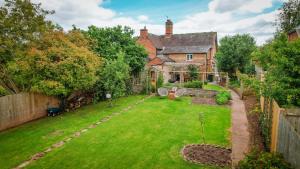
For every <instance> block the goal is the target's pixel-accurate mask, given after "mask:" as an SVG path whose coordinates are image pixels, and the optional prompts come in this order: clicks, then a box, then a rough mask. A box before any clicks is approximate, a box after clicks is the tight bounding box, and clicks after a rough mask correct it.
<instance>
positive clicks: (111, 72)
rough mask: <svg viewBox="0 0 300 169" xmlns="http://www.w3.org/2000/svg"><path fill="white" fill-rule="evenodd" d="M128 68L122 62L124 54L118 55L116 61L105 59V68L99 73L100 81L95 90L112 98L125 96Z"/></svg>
mask: <svg viewBox="0 0 300 169" xmlns="http://www.w3.org/2000/svg"><path fill="white" fill-rule="evenodd" d="M129 71H130V68H129V66H128V65H127V64H126V63H125V61H124V54H123V53H118V54H117V58H116V59H111V60H109V59H106V60H105V66H104V67H103V69H102V70H101V72H100V76H101V80H100V81H99V82H98V83H97V85H96V88H97V89H99V91H102V92H103V93H104V94H108V93H109V94H111V95H112V98H117V97H121V96H124V95H125V94H126V89H127V87H126V81H127V80H128V79H129Z"/></svg>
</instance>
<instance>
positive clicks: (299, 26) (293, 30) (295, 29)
mask: <svg viewBox="0 0 300 169" xmlns="http://www.w3.org/2000/svg"><path fill="white" fill-rule="evenodd" d="M297 30H300V25H298V26H297V27H295V28H294V29H292V30H291V31H289V32H288V34H291V33H294V32H297Z"/></svg>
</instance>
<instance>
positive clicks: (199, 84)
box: [184, 80, 203, 88]
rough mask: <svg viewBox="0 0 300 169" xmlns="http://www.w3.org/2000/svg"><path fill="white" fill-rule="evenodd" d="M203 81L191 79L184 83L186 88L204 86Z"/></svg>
mask: <svg viewBox="0 0 300 169" xmlns="http://www.w3.org/2000/svg"><path fill="white" fill-rule="evenodd" d="M202 85H203V84H202V82H201V81H198V80H196V81H191V82H187V83H185V84H184V87H186V88H202Z"/></svg>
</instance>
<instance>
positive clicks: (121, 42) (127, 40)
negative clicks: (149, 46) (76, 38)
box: [86, 26, 147, 75]
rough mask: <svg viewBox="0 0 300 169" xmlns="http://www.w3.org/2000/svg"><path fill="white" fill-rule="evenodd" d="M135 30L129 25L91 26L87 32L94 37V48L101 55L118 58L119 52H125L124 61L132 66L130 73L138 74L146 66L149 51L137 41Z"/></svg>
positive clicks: (112, 58)
mask: <svg viewBox="0 0 300 169" xmlns="http://www.w3.org/2000/svg"><path fill="white" fill-rule="evenodd" d="M133 33H134V32H133V30H132V29H130V28H129V27H121V26H117V27H112V28H97V27H95V26H90V27H89V29H88V31H87V32H86V34H87V36H88V37H89V38H91V39H92V41H93V43H92V49H93V50H94V52H95V53H97V54H98V55H99V56H101V57H103V58H105V59H107V60H114V59H117V57H118V53H120V52H123V53H124V55H125V56H124V61H125V62H126V63H127V64H128V65H129V66H130V71H131V72H130V73H131V74H132V75H133V74H137V73H139V72H140V71H141V70H142V69H143V68H144V66H145V62H146V57H147V53H146V51H145V49H144V48H143V47H142V46H140V45H138V44H137V43H136V40H135V39H134V38H133Z"/></svg>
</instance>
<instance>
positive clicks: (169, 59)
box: [157, 55, 174, 62]
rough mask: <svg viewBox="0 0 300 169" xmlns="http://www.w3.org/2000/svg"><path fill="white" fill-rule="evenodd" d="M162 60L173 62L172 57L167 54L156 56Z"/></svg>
mask: <svg viewBox="0 0 300 169" xmlns="http://www.w3.org/2000/svg"><path fill="white" fill-rule="evenodd" d="M157 57H158V58H159V59H160V60H161V61H162V62H174V60H173V59H171V58H169V57H167V56H164V55H158V56H157Z"/></svg>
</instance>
